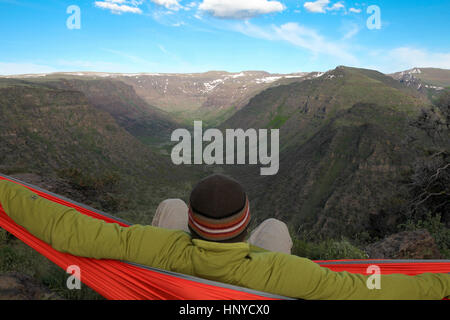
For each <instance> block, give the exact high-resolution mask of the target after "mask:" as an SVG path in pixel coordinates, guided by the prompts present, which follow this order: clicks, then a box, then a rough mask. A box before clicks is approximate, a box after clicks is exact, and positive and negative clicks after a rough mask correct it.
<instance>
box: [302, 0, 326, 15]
mask: <svg viewBox="0 0 450 320" xmlns="http://www.w3.org/2000/svg"><path fill="white" fill-rule="evenodd" d="M329 3H330V0H317V1H314V2H309V1H308V2H305V4H304V5H303V6H304V7H305V9H306V10H308V11H309V12H315V13H325V8H326V7H327V6H328V4H329Z"/></svg>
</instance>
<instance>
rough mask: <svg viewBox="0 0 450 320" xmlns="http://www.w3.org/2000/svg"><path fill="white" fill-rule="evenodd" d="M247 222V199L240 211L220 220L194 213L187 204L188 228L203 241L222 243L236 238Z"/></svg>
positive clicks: (248, 219) (248, 209)
mask: <svg viewBox="0 0 450 320" xmlns="http://www.w3.org/2000/svg"><path fill="white" fill-rule="evenodd" d="M249 222H250V203H249V201H248V198H247V197H245V205H244V208H243V209H242V210H240V211H239V212H237V213H235V214H233V215H231V216H229V217H226V218H222V219H214V218H209V217H205V216H204V215H202V214H200V213H198V212H195V210H194V209H193V208H192V206H191V205H190V204H189V226H190V227H191V229H192V230H193V231H195V233H197V234H198V235H199V236H200V237H201V238H203V239H205V240H211V241H223V240H229V239H232V238H234V237H237V236H238V235H240V234H241V233H242V232H243V231H244V230H245V228H246V227H247V226H248V224H249Z"/></svg>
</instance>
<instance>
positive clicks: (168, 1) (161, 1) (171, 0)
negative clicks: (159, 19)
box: [151, 0, 183, 11]
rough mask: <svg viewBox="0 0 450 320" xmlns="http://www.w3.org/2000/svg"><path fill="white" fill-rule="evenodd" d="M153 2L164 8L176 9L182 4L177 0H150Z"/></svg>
mask: <svg viewBox="0 0 450 320" xmlns="http://www.w3.org/2000/svg"><path fill="white" fill-rule="evenodd" d="M151 1H152V2H153V3H156V4H157V5H160V6H163V7H165V8H166V9H169V10H174V11H178V10H180V9H181V8H182V7H183V6H182V5H181V4H180V3H179V1H178V0H151Z"/></svg>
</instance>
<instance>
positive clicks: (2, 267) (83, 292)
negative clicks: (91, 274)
mask: <svg viewBox="0 0 450 320" xmlns="http://www.w3.org/2000/svg"><path fill="white" fill-rule="evenodd" d="M8 272H18V273H22V274H26V275H28V276H30V277H32V278H34V279H35V280H36V281H37V282H38V283H39V284H41V285H43V286H45V287H47V288H49V289H50V290H51V291H52V292H53V293H55V294H57V295H58V296H59V297H61V298H63V299H75V300H99V299H103V297H102V296H100V295H99V294H98V293H96V292H95V291H93V290H92V289H90V288H89V287H87V286H86V285H84V284H82V286H81V289H80V290H69V289H67V287H66V281H67V278H68V277H69V275H68V274H67V273H66V272H65V271H64V270H62V269H61V268H59V267H58V266H56V265H55V264H53V263H52V262H51V261H49V260H48V259H47V258H45V257H44V256H42V255H40V254H39V253H37V252H36V251H34V250H33V249H31V248H30V247H28V246H27V245H25V244H24V243H22V242H21V241H20V240H18V239H16V238H14V237H13V236H12V235H11V234H9V233H8V232H6V231H5V230H3V229H1V228H0V274H2V273H8Z"/></svg>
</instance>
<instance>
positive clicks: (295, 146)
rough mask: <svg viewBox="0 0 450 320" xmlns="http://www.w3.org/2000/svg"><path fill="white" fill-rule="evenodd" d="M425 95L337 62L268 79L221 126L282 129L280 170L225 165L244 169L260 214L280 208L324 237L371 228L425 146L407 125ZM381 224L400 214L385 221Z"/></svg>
mask: <svg viewBox="0 0 450 320" xmlns="http://www.w3.org/2000/svg"><path fill="white" fill-rule="evenodd" d="M429 105H430V102H428V100H427V99H426V98H424V97H423V96H421V95H419V94H418V93H417V92H415V91H412V90H410V89H409V88H407V87H406V86H404V85H402V84H401V83H399V82H397V81H395V80H393V79H392V78H390V77H388V76H386V75H383V74H381V73H379V72H376V71H371V70H364V69H355V68H347V67H338V68H337V69H335V70H332V71H330V72H327V73H325V74H324V75H322V76H321V77H319V78H317V79H312V80H305V81H303V82H299V83H291V84H288V85H283V86H278V87H276V88H269V89H267V90H265V91H263V92H262V93H260V94H258V95H256V96H255V97H254V98H253V99H251V101H250V103H249V104H248V105H247V106H245V107H244V108H242V109H241V110H240V111H238V112H237V113H236V114H235V115H234V116H233V117H231V118H230V119H229V120H227V121H226V122H225V123H224V124H223V125H222V128H279V129H280V149H281V153H280V171H279V172H278V174H277V175H276V176H269V177H260V176H259V171H258V170H256V168H250V167H249V166H243V167H241V168H233V169H231V168H227V167H225V168H224V170H228V172H230V173H231V174H232V175H234V176H235V177H236V178H240V179H241V180H243V181H244V182H245V184H246V187H247V189H248V190H250V191H249V193H250V195H251V197H252V199H253V208H254V211H256V212H257V214H258V218H260V219H263V218H264V217H269V216H276V217H279V218H281V219H283V220H285V221H289V222H290V223H291V226H292V227H293V228H294V229H295V230H296V231H298V232H299V233H301V231H302V230H307V231H308V232H311V233H315V234H316V235H318V236H322V237H330V236H331V237H340V236H347V237H350V238H354V237H355V236H357V235H358V234H362V233H364V232H367V231H368V230H371V229H373V228H372V227H373V226H371V223H374V221H378V220H377V219H378V218H377V217H379V215H380V214H381V212H382V211H383V210H384V209H386V208H388V207H390V206H391V202H392V201H395V200H393V199H394V198H395V193H396V192H398V191H399V188H400V185H401V180H402V179H404V178H405V176H406V175H407V174H408V172H411V170H412V168H413V166H414V163H415V161H416V160H417V159H418V158H420V157H421V156H423V154H422V150H423V149H424V148H426V147H427V146H428V145H429V140H427V137H426V136H425V133H424V132H421V131H420V130H418V129H417V128H414V127H412V126H411V121H412V120H413V119H416V117H417V116H418V115H419V113H420V110H421V109H422V108H428V107H429ZM383 223H384V224H385V230H384V231H385V232H387V230H389V231H393V230H395V228H396V223H397V221H396V218H395V217H393V216H392V217H391V220H390V221H383Z"/></svg>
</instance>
